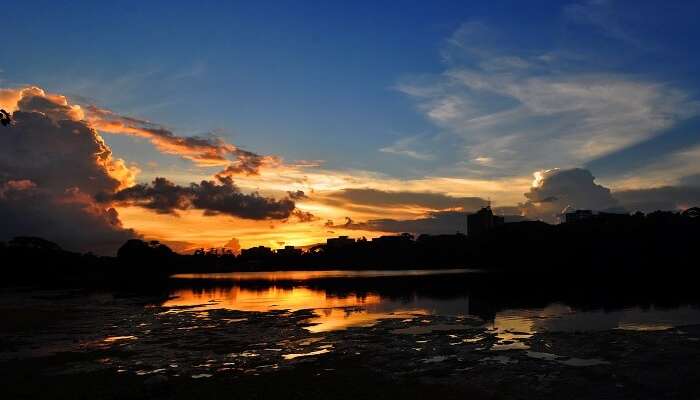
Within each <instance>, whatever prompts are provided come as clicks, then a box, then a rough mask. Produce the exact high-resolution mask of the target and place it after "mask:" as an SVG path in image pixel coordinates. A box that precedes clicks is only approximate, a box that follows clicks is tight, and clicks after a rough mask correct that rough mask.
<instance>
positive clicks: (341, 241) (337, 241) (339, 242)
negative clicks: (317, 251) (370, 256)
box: [326, 236, 355, 249]
mask: <svg viewBox="0 0 700 400" xmlns="http://www.w3.org/2000/svg"><path fill="white" fill-rule="evenodd" d="M354 244H355V239H350V238H349V237H347V236H338V237H337V238H330V239H327V240H326V248H328V249H342V248H345V247H348V246H352V245H354Z"/></svg>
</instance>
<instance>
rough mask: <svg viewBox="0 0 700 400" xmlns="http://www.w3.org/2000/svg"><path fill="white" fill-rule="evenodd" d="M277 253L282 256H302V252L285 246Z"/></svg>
mask: <svg viewBox="0 0 700 400" xmlns="http://www.w3.org/2000/svg"><path fill="white" fill-rule="evenodd" d="M275 253H277V255H280V256H286V257H295V256H300V255H301V253H302V251H301V249H297V248H296V247H294V246H284V248H283V249H278V250H277V251H275Z"/></svg>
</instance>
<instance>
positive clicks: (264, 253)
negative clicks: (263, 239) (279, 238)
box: [241, 246, 273, 259]
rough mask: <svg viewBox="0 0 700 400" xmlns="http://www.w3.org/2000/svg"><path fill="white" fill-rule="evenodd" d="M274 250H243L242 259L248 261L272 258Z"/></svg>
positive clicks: (259, 247)
mask: <svg viewBox="0 0 700 400" xmlns="http://www.w3.org/2000/svg"><path fill="white" fill-rule="evenodd" d="M272 254H273V253H272V249H271V248H269V247H265V246H257V247H251V248H249V249H243V250H241V257H243V258H247V259H263V258H269V257H271V256H272Z"/></svg>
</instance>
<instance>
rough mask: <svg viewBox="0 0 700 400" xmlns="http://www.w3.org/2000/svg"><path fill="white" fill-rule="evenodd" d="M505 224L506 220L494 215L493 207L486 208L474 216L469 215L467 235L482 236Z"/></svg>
mask: <svg viewBox="0 0 700 400" xmlns="http://www.w3.org/2000/svg"><path fill="white" fill-rule="evenodd" d="M504 223H505V218H503V217H499V216H498V215H493V211H491V206H486V207H484V208H482V209H481V210H479V211H477V212H475V213H474V214H469V215H467V234H468V235H469V236H476V235H480V234H482V233H484V232H486V231H489V230H491V229H493V228H495V227H497V226H499V225H503V224H504Z"/></svg>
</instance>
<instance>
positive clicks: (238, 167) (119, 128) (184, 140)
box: [85, 106, 281, 176]
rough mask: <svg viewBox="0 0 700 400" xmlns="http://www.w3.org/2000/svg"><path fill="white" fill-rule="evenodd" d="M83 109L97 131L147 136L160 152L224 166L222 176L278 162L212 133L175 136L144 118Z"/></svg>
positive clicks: (254, 171) (253, 171) (246, 172)
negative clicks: (207, 134) (208, 135)
mask: <svg viewBox="0 0 700 400" xmlns="http://www.w3.org/2000/svg"><path fill="white" fill-rule="evenodd" d="M85 110H86V111H87V112H86V118H87V120H88V121H90V123H91V124H92V125H93V126H94V127H95V128H97V129H99V130H100V131H103V132H108V133H112V134H123V135H131V136H137V137H143V138H146V139H148V140H150V142H151V143H152V144H153V145H154V146H155V147H156V149H158V150H159V151H161V152H163V153H165V154H172V155H177V156H180V157H183V158H185V159H188V160H190V161H192V162H194V163H195V164H197V165H198V166H201V167H226V168H225V169H224V171H222V172H221V174H222V175H223V176H234V175H241V174H242V175H256V174H258V172H259V170H260V168H262V167H275V166H277V165H279V164H281V160H280V159H279V158H278V157H275V156H262V155H259V154H255V153H253V152H250V151H247V150H243V149H241V148H239V147H237V146H235V145H233V144H230V143H227V142H225V141H224V140H222V139H220V138H217V137H214V136H210V137H202V136H178V135H176V134H175V133H173V132H172V131H171V130H169V129H167V128H165V127H163V126H160V125H158V124H154V123H152V122H150V121H146V120H143V119H138V118H132V117H127V116H123V115H119V114H116V113H114V112H112V111H110V110H106V109H102V108H98V107H95V106H86V107H85Z"/></svg>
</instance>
